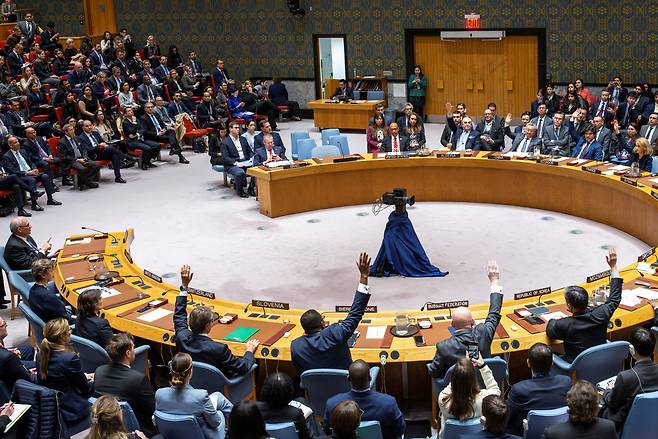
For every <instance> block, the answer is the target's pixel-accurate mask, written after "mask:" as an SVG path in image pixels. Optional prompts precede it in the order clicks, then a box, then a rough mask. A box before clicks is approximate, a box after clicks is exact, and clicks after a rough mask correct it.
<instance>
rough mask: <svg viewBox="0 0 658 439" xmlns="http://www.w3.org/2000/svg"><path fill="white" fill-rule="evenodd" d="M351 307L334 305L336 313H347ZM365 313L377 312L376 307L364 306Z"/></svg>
mask: <svg viewBox="0 0 658 439" xmlns="http://www.w3.org/2000/svg"><path fill="white" fill-rule="evenodd" d="M350 308H352V306H351V305H336V312H349V311H350ZM365 312H377V305H368V306H366V311H365Z"/></svg>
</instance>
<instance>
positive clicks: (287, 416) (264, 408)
mask: <svg viewBox="0 0 658 439" xmlns="http://www.w3.org/2000/svg"><path fill="white" fill-rule="evenodd" d="M256 405H257V406H258V409H259V410H260V413H261V414H262V415H263V419H264V420H265V422H266V423H268V424H279V423H284V422H293V423H294V424H295V429H296V430H297V435H298V436H299V439H311V438H312V437H313V433H312V432H310V431H309V430H308V425H307V424H306V419H305V418H304V413H303V412H302V411H301V409H298V408H297V407H292V406H289V405H287V406H285V407H283V408H281V409H275V408H272V407H270V406H269V405H267V404H266V403H264V402H262V401H256Z"/></svg>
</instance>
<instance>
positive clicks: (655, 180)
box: [649, 171, 658, 183]
mask: <svg viewBox="0 0 658 439" xmlns="http://www.w3.org/2000/svg"><path fill="white" fill-rule="evenodd" d="M654 172H655V171H654ZM649 181H650V182H651V183H658V178H652V179H650V180H649Z"/></svg>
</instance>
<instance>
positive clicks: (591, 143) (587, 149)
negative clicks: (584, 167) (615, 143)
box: [571, 125, 603, 162]
mask: <svg viewBox="0 0 658 439" xmlns="http://www.w3.org/2000/svg"><path fill="white" fill-rule="evenodd" d="M594 136H595V135H594V127H593V126H591V125H590V126H588V127H587V128H585V131H584V132H583V137H581V138H580V140H579V141H578V144H576V146H575V147H574V148H573V149H572V150H571V157H576V158H579V159H586V160H596V161H599V162H600V161H602V160H603V147H602V146H601V144H600V143H599V142H597V141H596V140H595V137H594Z"/></svg>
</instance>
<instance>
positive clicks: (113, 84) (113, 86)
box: [107, 75, 126, 93]
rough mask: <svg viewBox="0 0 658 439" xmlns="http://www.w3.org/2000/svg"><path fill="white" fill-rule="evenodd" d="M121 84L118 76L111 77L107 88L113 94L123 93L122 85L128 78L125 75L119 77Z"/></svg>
mask: <svg viewBox="0 0 658 439" xmlns="http://www.w3.org/2000/svg"><path fill="white" fill-rule="evenodd" d="M119 79H120V80H121V81H120V82H119V81H118V80H117V78H116V76H114V75H111V76H110V77H109V78H108V80H107V86H108V87H109V88H110V90H112V93H119V92H120V91H121V85H122V84H123V83H124V82H126V78H125V77H123V75H121V76H119Z"/></svg>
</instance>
